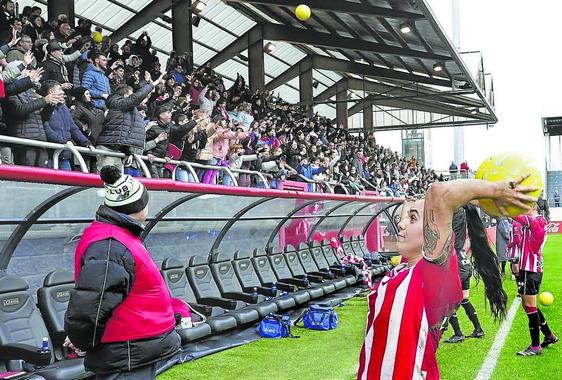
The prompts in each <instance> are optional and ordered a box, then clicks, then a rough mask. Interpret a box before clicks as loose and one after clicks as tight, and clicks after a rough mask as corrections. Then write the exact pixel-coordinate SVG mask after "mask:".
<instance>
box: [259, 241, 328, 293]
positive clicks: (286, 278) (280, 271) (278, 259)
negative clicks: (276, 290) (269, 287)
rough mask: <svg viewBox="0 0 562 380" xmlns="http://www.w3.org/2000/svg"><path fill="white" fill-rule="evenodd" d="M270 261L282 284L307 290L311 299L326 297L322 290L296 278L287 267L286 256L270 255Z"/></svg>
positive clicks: (280, 254)
mask: <svg viewBox="0 0 562 380" xmlns="http://www.w3.org/2000/svg"><path fill="white" fill-rule="evenodd" d="M268 259H269V263H270V264H271V268H273V272H275V275H276V276H277V278H278V279H279V281H280V282H286V283H288V284H292V285H296V286H298V287H299V289H303V290H306V292H307V293H308V294H310V298H311V299H316V298H320V297H322V296H323V295H324V291H323V290H322V288H317V287H310V284H309V283H308V282H307V281H305V280H303V279H299V278H294V277H293V274H292V273H291V270H290V269H289V266H288V265H287V260H285V256H284V255H283V254H282V253H279V252H278V253H273V254H271V255H268Z"/></svg>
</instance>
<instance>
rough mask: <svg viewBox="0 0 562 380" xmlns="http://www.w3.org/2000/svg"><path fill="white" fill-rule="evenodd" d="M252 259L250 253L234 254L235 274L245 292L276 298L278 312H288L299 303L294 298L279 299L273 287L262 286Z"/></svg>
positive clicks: (274, 299)
mask: <svg viewBox="0 0 562 380" xmlns="http://www.w3.org/2000/svg"><path fill="white" fill-rule="evenodd" d="M251 257H252V254H250V253H249V252H242V251H238V252H236V253H235V254H234V261H233V262H232V266H233V267H234V273H236V277H238V280H239V281H240V285H241V286H242V289H243V290H244V292H246V293H248V292H253V291H254V289H255V290H256V292H257V293H258V294H262V295H264V296H266V297H274V298H273V302H275V304H276V305H277V309H278V310H286V309H290V308H292V307H294V306H295V305H296V304H297V303H296V301H295V299H294V298H293V297H291V296H288V297H287V296H284V297H278V294H277V293H278V292H276V294H273V293H272V291H271V287H265V286H263V285H262V283H261V282H260V279H259V277H258V274H257V273H256V270H255V268H254V266H253V265H252V261H251Z"/></svg>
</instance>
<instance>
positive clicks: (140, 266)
mask: <svg viewBox="0 0 562 380" xmlns="http://www.w3.org/2000/svg"><path fill="white" fill-rule="evenodd" d="M109 238H113V239H115V240H117V241H119V242H120V243H121V244H123V245H124V246H125V247H127V249H128V250H129V252H131V255H132V256H133V259H134V261H135V279H134V282H133V286H132V289H131V291H130V292H129V294H128V295H127V297H126V298H125V301H123V303H122V304H121V305H119V306H118V307H117V308H116V309H115V310H114V311H113V314H112V316H111V318H110V319H109V320H108V321H107V324H106V328H105V331H104V334H103V336H102V343H111V342H124V341H129V340H138V339H145V338H150V337H156V336H160V335H162V334H165V333H167V332H169V331H171V330H172V329H174V326H175V318H174V312H173V310H172V304H171V301H170V293H169V291H168V288H167V287H166V284H165V282H164V279H163V278H162V276H161V275H160V271H159V270H158V267H157V266H156V264H155V263H154V261H153V260H152V257H150V254H149V253H148V251H147V250H146V248H145V247H144V245H143V244H142V241H141V239H140V238H139V237H138V236H135V235H134V234H132V233H131V232H130V231H129V230H127V229H126V228H123V227H119V226H115V225H113V224H108V223H102V222H98V221H95V222H93V223H92V224H91V225H90V226H89V227H87V228H86V229H85V230H84V234H83V235H82V239H81V240H80V243H79V244H78V246H77V247H76V254H75V258H74V268H75V274H74V278H75V280H77V279H78V275H79V274H80V269H81V262H82V256H83V255H84V252H85V251H86V249H87V248H88V246H89V245H90V244H92V243H94V242H97V241H100V240H105V239H109Z"/></svg>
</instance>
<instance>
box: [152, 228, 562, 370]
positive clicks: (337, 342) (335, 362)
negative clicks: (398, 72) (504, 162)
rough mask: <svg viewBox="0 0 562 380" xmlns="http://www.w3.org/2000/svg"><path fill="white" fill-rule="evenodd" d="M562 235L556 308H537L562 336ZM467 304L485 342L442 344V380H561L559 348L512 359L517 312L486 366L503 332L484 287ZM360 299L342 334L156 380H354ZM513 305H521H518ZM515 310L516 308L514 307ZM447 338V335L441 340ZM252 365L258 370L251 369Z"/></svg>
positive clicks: (547, 281)
mask: <svg viewBox="0 0 562 380" xmlns="http://www.w3.org/2000/svg"><path fill="white" fill-rule="evenodd" d="M561 252H562V235H550V236H549V238H548V240H547V243H546V247H545V250H544V257H545V270H546V272H545V273H546V274H545V277H544V279H543V284H542V286H541V291H549V292H551V293H552V294H553V295H554V297H555V300H554V304H553V305H552V306H550V307H544V306H543V307H541V310H542V311H543V313H544V314H545V316H546V318H547V320H548V321H549V324H550V325H551V326H553V328H554V329H555V333H559V331H560V330H559V329H560V326H562V308H561V306H560V299H559V298H558V297H560V295H562V284H561V283H560V281H559V279H560V278H561V277H562V257H561ZM504 286H505V289H506V291H507V293H508V296H509V301H508V305H509V306H511V305H512V303H513V302H514V300H516V297H515V295H516V293H517V288H516V284H515V282H514V281H512V280H511V275H510V274H509V273H508V274H507V275H506V279H505V282H504ZM470 298H471V300H472V302H473V303H474V306H475V308H476V309H477V310H478V311H479V317H480V321H481V323H482V327H483V329H484V331H485V332H486V336H485V337H484V339H481V340H480V339H466V340H465V341H464V342H463V343H460V344H446V343H444V342H443V340H444V339H442V340H441V343H440V346H439V350H438V351H437V358H438V361H439V367H440V370H441V377H442V379H443V380H456V379H476V378H477V376H478V379H491V380H512V379H541V380H550V379H553V380H554V379H560V378H562V369H560V368H559V362H560V357H561V355H562V345H561V344H556V345H553V346H550V347H549V348H547V349H545V350H544V352H543V354H542V355H540V356H536V357H520V356H516V355H515V353H516V352H517V351H519V350H521V349H522V348H524V347H525V346H526V345H528V340H529V331H528V328H527V317H526V316H525V313H524V312H523V309H522V308H521V306H519V307H518V308H517V311H516V313H515V318H514V320H513V322H512V324H511V328H510V329H509V330H508V334H507V336H506V338H505V340H504V342H503V345H502V346H501V349H500V350H499V357H497V360H490V359H491V358H489V357H488V356H489V355H494V354H495V353H494V352H490V349H491V348H492V345H493V344H494V343H495V341H496V335H497V334H498V331H499V330H500V326H501V324H499V323H495V322H494V321H493V318H492V317H491V316H490V315H489V313H488V312H487V309H486V306H485V298H484V287H483V284H482V283H477V282H475V281H474V280H473V284H472V289H471V297H470ZM366 301H367V300H366V298H365V297H355V298H352V299H350V300H348V301H346V302H345V306H343V307H341V308H336V310H337V312H338V316H339V318H340V326H339V327H338V329H336V330H332V331H322V332H318V331H311V330H305V329H302V328H294V329H292V333H293V335H297V336H300V338H298V339H282V340H265V339H262V340H259V341H257V342H254V343H251V344H248V345H245V346H242V347H238V348H234V349H231V350H228V351H225V352H222V353H218V354H215V355H212V356H209V357H206V358H203V359H200V360H195V361H193V362H189V363H186V364H184V365H181V366H176V367H174V368H172V369H171V370H169V371H167V372H165V373H164V374H163V375H161V376H159V377H158V379H160V380H179V379H182V380H184V379H201V380H204V379H219V378H225V379H226V378H229V379H245V380H262V379H269V380H285V379H286V380H289V379H297V378H298V379H302V380H318V379H334V380H336V379H337V380H339V379H343V380H352V379H355V378H356V372H357V358H358V355H359V350H360V347H361V343H362V342H363V338H364V328H365V318H366V315H367V302H366ZM516 302H518V301H516ZM518 303H519V302H518ZM459 321H460V325H461V327H463V328H464V331H465V332H466V333H469V332H470V331H469V328H470V327H471V324H470V321H469V320H468V318H467V317H466V314H465V313H459ZM503 323H506V322H503ZM449 335H452V332H451V329H449V330H448V331H446V332H445V333H444V335H443V338H446V337H448V336H449ZM485 362H487V363H490V362H493V363H495V366H494V367H493V368H492V371H491V376H487V375H483V374H482V373H483V372H486V371H482V367H483V365H484V363H485ZM256 363H260V364H259V365H256Z"/></svg>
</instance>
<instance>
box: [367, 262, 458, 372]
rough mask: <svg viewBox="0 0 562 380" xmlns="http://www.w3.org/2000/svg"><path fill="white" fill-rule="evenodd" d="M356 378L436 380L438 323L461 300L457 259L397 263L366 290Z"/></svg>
mask: <svg viewBox="0 0 562 380" xmlns="http://www.w3.org/2000/svg"><path fill="white" fill-rule="evenodd" d="M368 299H369V312H368V315H367V328H366V336H365V342H364V343H363V347H362V348H361V354H360V358H359V372H358V375H357V379H359V380H375V379H384V380H391V379H395V380H405V379H425V380H435V379H439V368H438V366H437V360H436V358H435V352H436V351H437V346H438V344H439V339H440V338H441V327H442V325H443V322H444V321H445V318H446V317H447V316H449V315H450V314H451V313H452V312H453V311H454V310H455V309H456V307H457V305H458V304H459V303H460V302H461V300H462V291H461V284H460V280H459V275H458V267H457V258H456V255H455V254H454V253H452V255H451V257H450V258H449V262H448V264H446V265H445V266H440V265H437V264H432V263H430V262H428V261H426V260H425V259H422V260H420V262H418V263H417V264H416V265H414V266H412V267H410V268H409V267H408V266H407V264H400V265H398V266H397V267H396V268H394V269H393V270H392V271H391V272H390V273H389V274H387V275H386V276H385V277H384V278H383V279H382V281H380V282H379V284H378V285H377V286H376V287H375V289H374V290H373V291H372V292H371V293H370V294H369V298H368Z"/></svg>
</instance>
